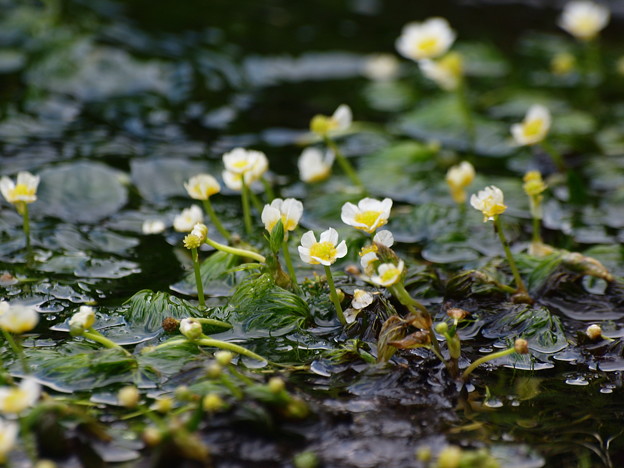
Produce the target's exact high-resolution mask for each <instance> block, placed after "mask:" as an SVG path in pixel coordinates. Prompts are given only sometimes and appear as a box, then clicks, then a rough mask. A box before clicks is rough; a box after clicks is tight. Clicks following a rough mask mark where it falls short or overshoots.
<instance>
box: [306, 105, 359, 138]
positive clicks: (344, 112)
mask: <svg viewBox="0 0 624 468" xmlns="http://www.w3.org/2000/svg"><path fill="white" fill-rule="evenodd" d="M352 122H353V114H352V112H351V108H350V107H349V106H348V105H346V104H340V105H339V106H338V108H337V109H336V110H335V111H334V113H333V114H332V116H331V117H327V116H325V115H315V116H314V117H313V118H312V120H311V121H310V130H312V132H314V133H316V134H318V135H321V136H325V135H327V134H329V133H332V132H344V131H345V130H348V129H349V127H350V126H351V123H352Z"/></svg>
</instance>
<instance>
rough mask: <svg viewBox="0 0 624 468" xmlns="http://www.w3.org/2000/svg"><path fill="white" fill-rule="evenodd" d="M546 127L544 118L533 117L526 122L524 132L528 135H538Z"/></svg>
mask: <svg viewBox="0 0 624 468" xmlns="http://www.w3.org/2000/svg"><path fill="white" fill-rule="evenodd" d="M543 129H544V121H543V120H542V119H533V120H531V121H529V122H526V123H525V124H524V128H523V130H524V134H525V136H527V137H534V136H538V135H539V134H540V133H542V131H543Z"/></svg>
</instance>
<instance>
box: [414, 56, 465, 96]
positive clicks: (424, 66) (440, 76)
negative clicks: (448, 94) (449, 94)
mask: <svg viewBox="0 0 624 468" xmlns="http://www.w3.org/2000/svg"><path fill="white" fill-rule="evenodd" d="M418 65H419V66H420V71H422V73H423V75H425V76H426V77H427V78H429V79H430V80H432V81H435V83H436V84H437V85H438V86H439V87H440V88H442V89H444V90H446V91H454V90H456V89H457V88H458V87H459V85H460V84H461V81H462V76H463V74H464V66H463V63H462V57H461V55H459V54H458V53H457V52H449V53H448V54H446V55H445V56H444V57H442V58H440V59H437V60H429V59H427V60H421V61H420V62H418Z"/></svg>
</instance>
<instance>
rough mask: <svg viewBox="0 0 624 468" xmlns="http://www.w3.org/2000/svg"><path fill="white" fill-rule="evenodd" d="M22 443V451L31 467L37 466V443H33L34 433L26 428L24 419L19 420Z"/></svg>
mask: <svg viewBox="0 0 624 468" xmlns="http://www.w3.org/2000/svg"><path fill="white" fill-rule="evenodd" d="M19 424H20V430H21V433H22V434H21V436H22V442H23V444H24V451H25V452H26V453H27V454H28V458H30V461H31V462H32V466H35V465H36V464H37V458H38V457H37V443H36V442H35V433H34V432H33V431H32V430H31V429H30V427H28V421H27V419H26V418H23V417H22V418H19Z"/></svg>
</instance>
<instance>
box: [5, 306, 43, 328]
mask: <svg viewBox="0 0 624 468" xmlns="http://www.w3.org/2000/svg"><path fill="white" fill-rule="evenodd" d="M2 304H6V305H2V307H1V309H0V312H1V313H0V328H2V329H3V330H6V331H8V332H11V333H14V334H16V335H19V334H20V333H26V332H28V331H30V330H32V329H33V328H35V327H36V326H37V323H38V322H39V314H38V313H37V311H36V310H35V308H34V307H32V306H25V305H22V304H12V305H10V304H8V303H7V302H3V303H2Z"/></svg>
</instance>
